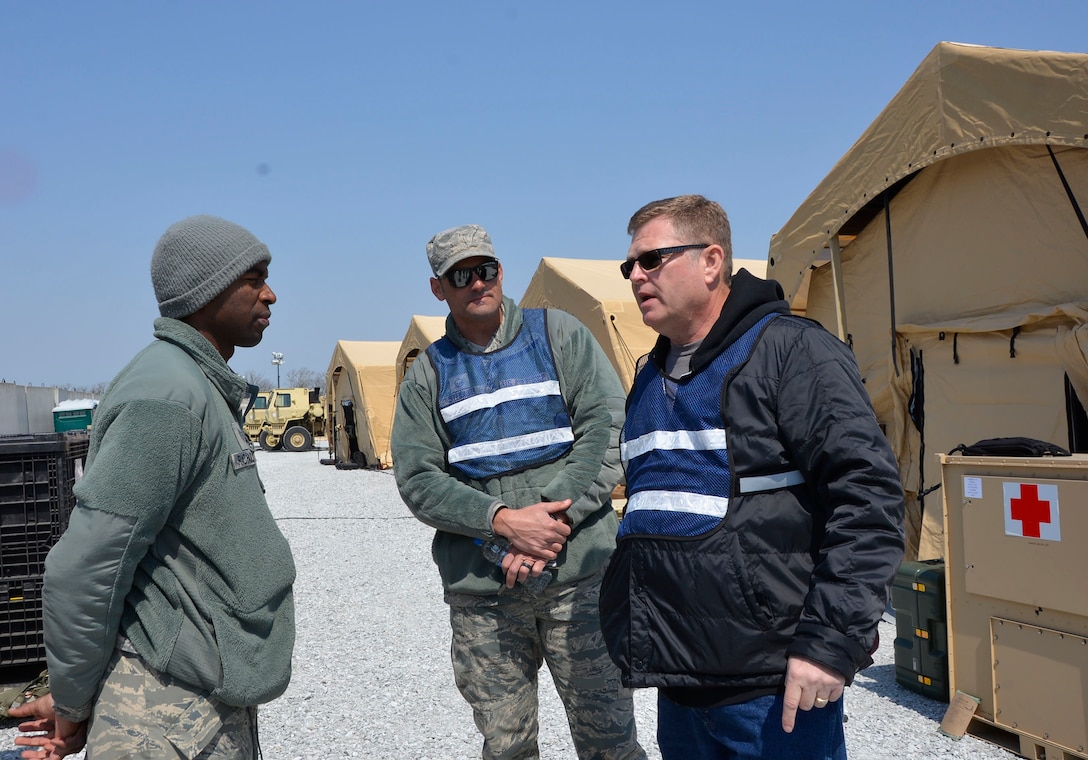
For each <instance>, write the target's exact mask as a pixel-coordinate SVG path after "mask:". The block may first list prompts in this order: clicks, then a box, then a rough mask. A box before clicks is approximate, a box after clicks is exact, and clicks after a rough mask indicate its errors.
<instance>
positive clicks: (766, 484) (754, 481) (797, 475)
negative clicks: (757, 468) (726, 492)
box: [737, 470, 805, 493]
mask: <svg viewBox="0 0 1088 760" xmlns="http://www.w3.org/2000/svg"><path fill="white" fill-rule="evenodd" d="M804 482H805V476H804V475H802V474H801V471H800V470H790V471H789V472H776V473H775V474H774V475H753V476H751V477H747V478H741V479H740V482H739V483H738V484H737V487H738V490H739V491H740V493H759V492H760V491H777V490H778V489H779V488H789V487H790V486H799V485H801V484H802V483H804Z"/></svg>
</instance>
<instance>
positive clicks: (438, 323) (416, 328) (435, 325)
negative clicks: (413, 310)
mask: <svg viewBox="0 0 1088 760" xmlns="http://www.w3.org/2000/svg"><path fill="white" fill-rule="evenodd" d="M445 334H446V318H445V317H429V316H423V315H422V314H414V315H413V316H412V319H411V320H409V322H408V331H407V332H405V333H404V338H402V339H401V342H400V344H399V345H400V350H398V351H397V390H398V391H399V390H400V384H401V383H402V382H404V373H406V372H407V371H408V368H409V367H411V366H412V362H414V361H415V360H416V357H417V356H419V355H420V353H422V352H423V351H426V350H427V346H429V345H431V344H432V343H434V342H435V341H436V340H438V339H439V338H441V337H442V336H443V335H445Z"/></svg>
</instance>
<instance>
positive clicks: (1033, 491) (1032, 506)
mask: <svg viewBox="0 0 1088 760" xmlns="http://www.w3.org/2000/svg"><path fill="white" fill-rule="evenodd" d="M1002 488H1003V490H1004V502H1005V535H1008V536H1023V537H1024V538H1042V539H1045V540H1047V541H1061V540H1062V530H1061V521H1060V519H1059V516H1058V487H1057V486H1056V485H1053V484H1046V483H1010V482H1008V481H1005V482H1003V483H1002Z"/></svg>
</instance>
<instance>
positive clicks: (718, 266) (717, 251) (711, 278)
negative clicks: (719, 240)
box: [702, 245, 725, 284]
mask: <svg viewBox="0 0 1088 760" xmlns="http://www.w3.org/2000/svg"><path fill="white" fill-rule="evenodd" d="M702 257H703V277H704V278H706V281H707V283H708V284H709V283H712V282H718V281H720V280H722V279H723V278H724V277H725V273H724V272H723V271H722V268H723V267H724V266H725V251H723V250H722V247H721V246H720V245H711V246H707V247H706V248H705V249H703V253H702Z"/></svg>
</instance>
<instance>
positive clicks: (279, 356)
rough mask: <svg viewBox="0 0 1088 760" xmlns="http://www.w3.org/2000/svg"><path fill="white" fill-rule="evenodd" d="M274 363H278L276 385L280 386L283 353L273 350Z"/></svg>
mask: <svg viewBox="0 0 1088 760" xmlns="http://www.w3.org/2000/svg"><path fill="white" fill-rule="evenodd" d="M272 363H273V364H275V365H276V387H277V388H279V387H280V365H281V364H283V354H281V353H278V352H276V351H273V352H272Z"/></svg>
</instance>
